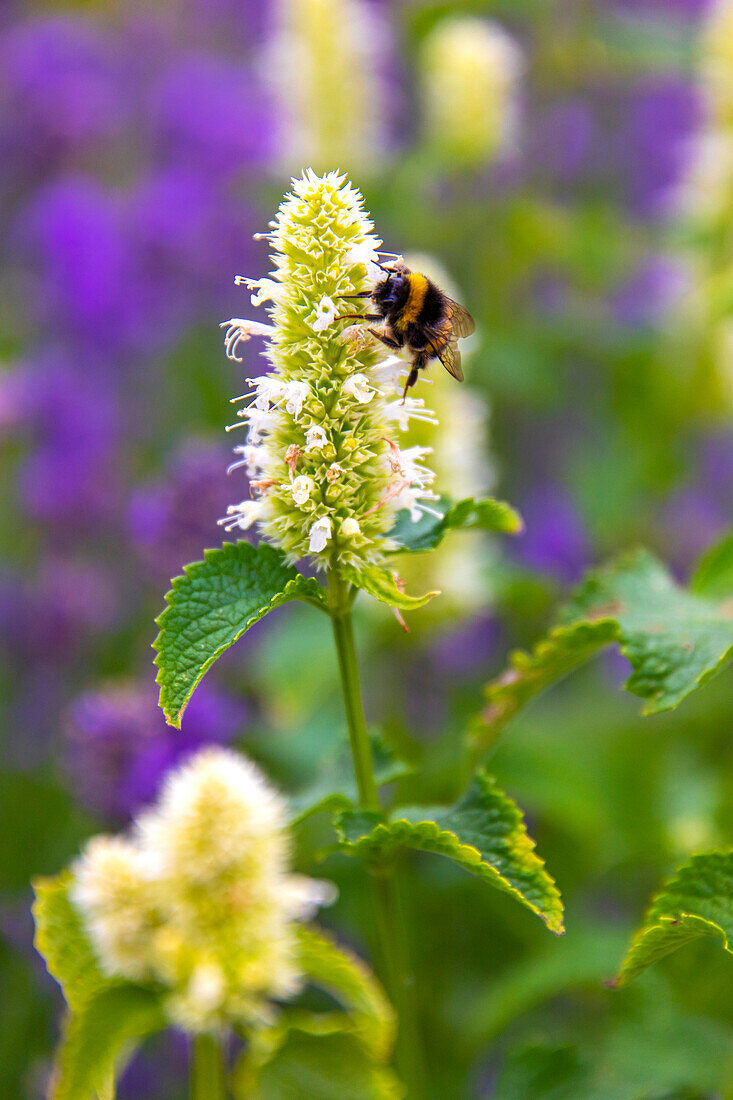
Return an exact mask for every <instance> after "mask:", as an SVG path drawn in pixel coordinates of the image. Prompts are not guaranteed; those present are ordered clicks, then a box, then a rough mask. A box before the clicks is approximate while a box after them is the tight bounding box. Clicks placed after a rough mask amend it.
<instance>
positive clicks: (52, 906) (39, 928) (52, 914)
mask: <svg viewBox="0 0 733 1100" xmlns="http://www.w3.org/2000/svg"><path fill="white" fill-rule="evenodd" d="M72 881H73V879H72V875H71V873H70V872H69V871H64V872H63V873H62V874H60V875H57V876H56V877H55V878H39V879H36V880H35V882H34V883H33V889H34V891H35V894H36V900H35V902H34V904H33V918H34V920H35V923H36V935H35V940H34V943H35V947H36V950H37V951H38V952H39V954H40V955H42V956H43V958H44V959H45V960H46V966H47V967H48V971H49V973H50V974H51V975H52V976H53V977H54V978H55V979H56V981H57V982H58V983H59V985H60V986H61V988H62V990H63V992H64V997H65V998H66V1003H67V1004H68V1005H69V1007H70V1008H72V1009H74V1010H76V1009H77V1008H81V1006H82V1005H83V1004H84V1003H85V1002H86V1001H88V1000H89V998H90V997H92V996H93V995H94V994H95V993H98V992H99V990H100V989H103V988H104V987H106V986H109V985H110V984H111V983H110V979H109V978H107V977H105V975H104V974H103V973H102V971H101V970H100V969H99V965H98V963H97V960H96V957H95V955H94V951H93V950H92V945H91V943H90V942H89V937H88V936H87V934H86V931H85V929H84V927H83V925H82V922H81V917H80V915H79V911H78V909H77V908H76V906H75V905H74V904H73V903H72V901H71V899H70V898H69V887H70V885H71V883H72Z"/></svg>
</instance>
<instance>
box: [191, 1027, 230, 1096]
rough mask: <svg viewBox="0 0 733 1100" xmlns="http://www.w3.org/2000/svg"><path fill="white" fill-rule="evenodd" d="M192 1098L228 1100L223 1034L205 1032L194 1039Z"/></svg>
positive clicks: (192, 1052)
mask: <svg viewBox="0 0 733 1100" xmlns="http://www.w3.org/2000/svg"><path fill="white" fill-rule="evenodd" d="M190 1097H191V1100H227V1086H226V1070H225V1068H224V1044H223V1036H221V1035H213V1034H211V1033H210V1032H204V1033H203V1034H201V1035H197V1036H196V1038H195V1039H194V1041H193V1049H192V1051H191V1067H190Z"/></svg>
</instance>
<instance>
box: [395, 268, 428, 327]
mask: <svg viewBox="0 0 733 1100" xmlns="http://www.w3.org/2000/svg"><path fill="white" fill-rule="evenodd" d="M427 289H428V280H427V279H426V278H425V276H424V275H418V274H417V273H415V272H413V273H412V274H411V275H410V294H409V297H408V299H407V301H406V302H405V308H404V309H403V310H402V316H401V317H400V328H405V326H406V325H410V324H412V322H413V321H416V320H417V319H418V317H419V316H420V310H421V309H422V304H423V302H424V301H425V294H426V291H427Z"/></svg>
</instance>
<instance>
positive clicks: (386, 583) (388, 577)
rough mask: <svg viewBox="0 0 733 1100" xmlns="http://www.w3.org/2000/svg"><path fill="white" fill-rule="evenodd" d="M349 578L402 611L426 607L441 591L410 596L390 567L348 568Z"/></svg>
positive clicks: (347, 575)
mask: <svg viewBox="0 0 733 1100" xmlns="http://www.w3.org/2000/svg"><path fill="white" fill-rule="evenodd" d="M344 575H345V576H346V577H347V579H348V580H349V581H350V582H351V583H352V584H354V585H356V587H357V588H363V590H364V591H365V592H368V593H369V595H370V596H374V598H375V599H376V600H379V601H380V602H381V603H386V604H387V605H388V606H389V607H396V608H398V609H399V610H400V611H415V610H417V608H418V607H424V606H425V604H426V603H427V602H428V600H431V599H432V598H433V596H439V595H440V592H426V593H425V595H423V596H409V595H408V594H407V593H406V592H403V590H402V587H401V585H400V582H399V579H398V578H397V577H396V576H395V574H394V573H392V572H390V570H389V569H381V568H380V567H379V566H376V565H372V566H367V567H366V568H365V569H361V570H359V572H358V573H357V572H356V570H353V569H348V570H345V571H344Z"/></svg>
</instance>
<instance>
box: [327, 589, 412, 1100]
mask: <svg viewBox="0 0 733 1100" xmlns="http://www.w3.org/2000/svg"><path fill="white" fill-rule="evenodd" d="M329 582H330V590H331V621H332V623H333V634H334V639H335V642H336V652H337V654H338V663H339V671H340V673H341V687H342V691H343V696H344V706H345V709H346V721H347V725H348V728H349V740H350V742H351V754H352V757H353V761H354V772H355V775H356V783H357V788H358V791H359V806H360V808H361V809H364V810H373V811H376V812H379V811H380V809H381V807H380V803H379V792H378V789H377V783H376V779H375V777H374V761H373V758H372V749H371V745H370V743H369V734H368V732H367V727H366V721H365V718H364V708H363V705H362V701H361V686H360V683H359V669H358V664H357V659H356V649H355V646H354V630H353V626H352V621H351V608H350V595H349V586H348V585H347V584H346V583H345V582H344V581H343V579H342V578H341V576H340V575H339V573H338V571H337V570H336V569H331V570H330V572H329ZM370 872H371V873H370V879H371V883H372V893H373V898H374V910H375V925H376V930H377V943H378V951H379V954H380V956H381V962H382V966H383V968H384V977H385V985H386V987H387V991H388V993H389V995H390V997H391V999H392V1003H393V1005H394V1008H395V1011H396V1013H397V1019H398V1035H397V1048H396V1052H395V1061H396V1063H397V1067H398V1069H399V1071H400V1073H401V1076H402V1079H403V1082H404V1084H405V1085H406V1086H407V1089H408V1093H407V1095H408V1097H409V1098H410V1100H424V1098H425V1097H426V1096H427V1092H426V1089H425V1085H424V1082H425V1061H424V1058H423V1054H422V1049H421V1041H420V1034H419V1030H418V1026H417V1016H416V1011H415V996H414V993H415V987H414V979H413V976H412V969H411V966H410V960H409V953H408V949H407V937H406V927H405V919H404V914H403V909H402V905H401V901H400V897H399V893H398V883H397V879H396V877H395V873H394V864H390V865H387V864H380V865H374V866H372V867H371V868H370Z"/></svg>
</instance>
